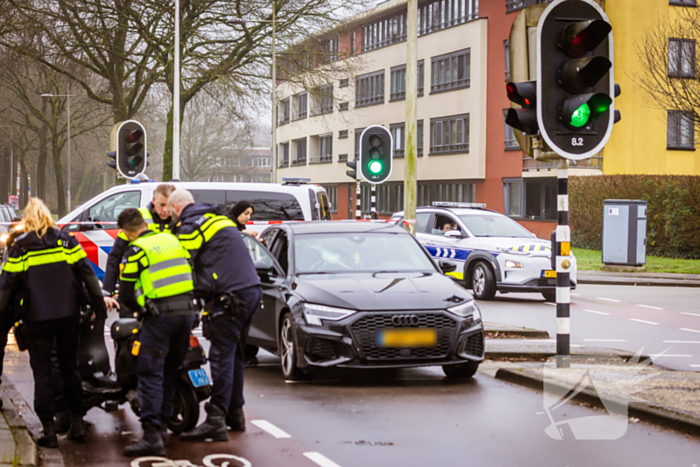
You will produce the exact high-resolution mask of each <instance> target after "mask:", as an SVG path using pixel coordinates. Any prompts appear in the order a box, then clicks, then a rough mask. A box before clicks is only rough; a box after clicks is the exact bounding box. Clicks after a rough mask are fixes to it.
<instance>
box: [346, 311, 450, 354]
mask: <svg viewBox="0 0 700 467" xmlns="http://www.w3.org/2000/svg"><path fill="white" fill-rule="evenodd" d="M397 314H399V315H403V314H410V315H413V316H417V317H418V322H417V324H413V325H394V324H393V323H392V317H393V316H395V315H397ZM406 327H413V328H435V329H437V334H438V337H437V346H435V347H417V348H410V349H409V348H382V347H376V345H375V342H376V341H375V333H376V331H377V330H380V329H392V328H394V329H395V328H406ZM350 330H351V332H352V335H353V337H354V339H355V342H356V343H357V346H358V347H359V348H360V350H362V354H363V355H364V357H365V358H366V359H367V360H417V359H418V360H419V359H427V358H444V357H446V356H447V353H448V352H449V350H450V345H451V344H452V341H453V339H454V336H455V334H456V332H457V322H456V321H454V320H453V319H451V318H449V317H448V316H445V315H440V314H432V313H431V314H418V313H392V314H377V315H367V316H364V317H362V318H360V319H358V320H357V321H355V322H354V323H352V325H351V326H350Z"/></svg>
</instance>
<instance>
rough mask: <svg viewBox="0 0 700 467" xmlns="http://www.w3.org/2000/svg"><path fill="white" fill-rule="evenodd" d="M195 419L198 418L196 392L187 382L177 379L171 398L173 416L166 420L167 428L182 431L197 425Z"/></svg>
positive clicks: (177, 431)
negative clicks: (173, 395) (173, 394)
mask: <svg viewBox="0 0 700 467" xmlns="http://www.w3.org/2000/svg"><path fill="white" fill-rule="evenodd" d="M197 420H199V400H198V399H197V394H196V393H195V392H194V389H193V388H191V387H190V386H189V385H188V384H185V383H184V382H182V381H178V382H177V387H176V389H175V397H174V398H173V418H171V419H170V420H168V428H170V431H172V432H173V433H183V432H185V431H190V430H192V429H193V428H194V427H195V426H197Z"/></svg>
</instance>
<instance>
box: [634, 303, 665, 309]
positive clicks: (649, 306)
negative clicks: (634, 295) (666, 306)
mask: <svg viewBox="0 0 700 467" xmlns="http://www.w3.org/2000/svg"><path fill="white" fill-rule="evenodd" d="M637 306H641V307H642V308H649V309H650V310H663V308H661V307H658V306H651V305H639V304H638V305H637Z"/></svg>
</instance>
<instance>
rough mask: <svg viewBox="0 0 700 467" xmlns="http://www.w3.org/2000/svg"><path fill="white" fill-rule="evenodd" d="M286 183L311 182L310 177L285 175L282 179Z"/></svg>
mask: <svg viewBox="0 0 700 467" xmlns="http://www.w3.org/2000/svg"><path fill="white" fill-rule="evenodd" d="M282 183H283V184H284V185H303V184H304V183H311V179H310V178H298V177H285V178H283V179H282Z"/></svg>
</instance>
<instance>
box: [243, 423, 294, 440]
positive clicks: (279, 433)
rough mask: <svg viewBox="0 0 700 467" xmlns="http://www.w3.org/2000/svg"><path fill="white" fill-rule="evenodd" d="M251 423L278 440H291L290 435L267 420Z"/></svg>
mask: <svg viewBox="0 0 700 467" xmlns="http://www.w3.org/2000/svg"><path fill="white" fill-rule="evenodd" d="M250 423H252V424H253V425H255V426H257V427H258V428H260V429H261V430H263V431H267V432H268V433H270V434H271V435H272V436H274V437H275V438H277V439H280V438H291V436H290V435H289V433H287V432H286V431H283V430H281V429H279V428H277V427H276V426H275V425H273V424H272V423H270V422H268V421H267V420H252V421H251V422H250Z"/></svg>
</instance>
